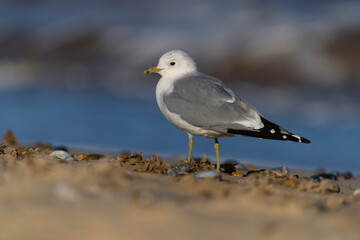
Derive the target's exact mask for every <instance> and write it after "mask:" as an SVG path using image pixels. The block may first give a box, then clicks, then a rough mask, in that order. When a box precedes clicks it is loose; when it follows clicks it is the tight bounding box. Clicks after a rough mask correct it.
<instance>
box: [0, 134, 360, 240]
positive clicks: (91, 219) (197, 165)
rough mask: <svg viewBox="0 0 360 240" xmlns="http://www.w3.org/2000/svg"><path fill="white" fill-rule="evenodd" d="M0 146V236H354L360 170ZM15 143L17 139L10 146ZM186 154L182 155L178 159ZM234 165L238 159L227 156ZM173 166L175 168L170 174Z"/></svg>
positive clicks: (358, 213)
mask: <svg viewBox="0 0 360 240" xmlns="http://www.w3.org/2000/svg"><path fill="white" fill-rule="evenodd" d="M5 143H7V144H8V145H5V144H4V145H2V146H1V148H0V153H1V154H0V212H1V216H0V230H1V231H0V237H1V239H30V240H31V239H36V240H38V239H88V240H89V239H265V238H266V239H359V235H360V229H359V223H360V196H354V195H353V192H354V190H355V189H357V188H359V186H360V178H359V177H353V176H351V175H350V174H349V173H347V174H341V173H340V174H339V176H338V179H337V180H330V179H324V180H321V181H314V180H313V179H311V178H310V176H311V175H312V174H313V173H311V172H296V171H288V169H287V168H286V167H284V168H282V169H276V170H266V169H265V170H261V171H258V170H259V169H260V168H254V167H251V170H250V167H249V166H248V167H245V168H247V169H245V168H239V167H238V166H237V167H235V168H231V164H228V165H227V166H226V165H222V167H223V171H224V172H222V175H221V179H197V178H196V177H195V174H196V172H199V171H204V170H210V169H213V168H214V166H213V165H211V164H210V163H209V162H208V161H207V160H206V156H203V157H202V159H199V160H197V161H194V160H192V161H191V163H190V164H189V167H190V169H189V171H188V172H184V171H181V170H180V171H175V172H176V174H170V170H169V169H173V170H174V169H175V170H176V168H174V167H175V166H178V165H179V164H181V163H180V162H176V161H172V162H171V161H170V162H168V161H164V160H163V159H162V158H161V157H157V156H155V155H153V156H152V157H151V158H144V157H143V156H142V154H140V153H136V152H135V153H131V154H130V153H122V154H119V155H115V156H112V155H102V154H89V153H71V152H69V153H70V154H71V156H74V157H75V158H76V159H77V161H68V160H63V159H60V158H58V157H56V156H49V154H50V153H51V152H53V149H52V148H51V146H50V145H44V144H37V145H35V146H33V147H21V146H20V145H19V144H18V142H17V141H16V140H15V139H11V138H9V136H8V138H7V139H5ZM9 144H13V146H9ZM182 164H184V162H182ZM233 166H235V165H233ZM169 175H176V176H169Z"/></svg>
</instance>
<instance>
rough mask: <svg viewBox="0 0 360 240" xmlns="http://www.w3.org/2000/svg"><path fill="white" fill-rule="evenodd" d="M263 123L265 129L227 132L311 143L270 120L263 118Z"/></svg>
mask: <svg viewBox="0 0 360 240" xmlns="http://www.w3.org/2000/svg"><path fill="white" fill-rule="evenodd" d="M261 121H262V122H263V124H264V127H263V128H261V129H256V130H243V129H231V128H229V129H228V130H227V132H228V133H232V134H239V135H244V136H249V137H256V138H263V139H274V140H282V141H292V142H300V143H310V140H308V139H306V138H304V137H300V136H298V135H295V134H292V133H291V132H289V131H287V130H285V129H284V128H282V127H280V126H279V125H277V124H275V123H273V122H270V121H269V120H267V119H265V118H263V117H261Z"/></svg>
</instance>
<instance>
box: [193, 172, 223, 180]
mask: <svg viewBox="0 0 360 240" xmlns="http://www.w3.org/2000/svg"><path fill="white" fill-rule="evenodd" d="M195 178H197V179H218V178H221V172H220V171H216V170H209V171H201V172H197V173H195Z"/></svg>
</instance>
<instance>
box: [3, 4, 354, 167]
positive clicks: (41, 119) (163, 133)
mask: <svg viewBox="0 0 360 240" xmlns="http://www.w3.org/2000/svg"><path fill="white" fill-rule="evenodd" d="M171 49H182V50H185V51H186V52H188V53H190V54H191V55H192V56H193V57H194V58H195V60H196V62H197V63H198V68H199V70H200V71H202V72H206V73H209V74H212V75H215V76H217V77H219V78H221V79H223V80H224V81H226V82H228V83H229V84H230V86H232V88H234V89H235V90H236V91H237V92H238V93H239V95H240V96H241V97H242V98H243V99H244V100H245V101H247V102H249V103H251V104H252V105H253V106H255V107H256V108H257V109H258V110H259V111H261V112H262V113H263V114H264V115H265V116H266V117H267V118H268V119H270V120H271V121H274V122H276V123H278V124H280V125H281V126H283V127H284V128H287V129H288V130H290V131H292V132H294V133H296V134H299V135H302V136H304V137H306V138H309V139H310V140H312V143H311V144H310V145H306V144H296V143H290V142H282V141H271V140H258V139H252V138H246V137H237V138H226V139H225V138H223V139H221V140H220V144H221V147H220V151H221V158H222V160H223V161H225V160H227V159H235V160H238V161H240V162H242V163H252V164H257V165H263V166H268V167H277V166H283V165H286V166H289V167H290V168H291V167H293V168H298V169H311V170H313V169H314V168H319V167H324V168H326V169H328V170H341V171H342V170H350V171H353V172H354V173H360V2H359V1H357V0H344V1H331V0H330V1H322V0H319V1H310V0H305V1H291V0H290V1H289V0H274V1H254V0H251V1H250V0H247V1H246V0H231V1H221V2H219V1H162V0H156V1H146V0H138V1H119V0H52V1H48V0H47V1H45V0H3V1H1V2H0V100H1V110H2V111H1V117H0V134H4V133H5V132H6V130H7V129H11V130H12V131H13V132H14V134H15V135H16V136H17V138H18V139H19V140H20V141H21V142H22V143H24V144H28V145H31V144H34V143H36V142H39V141H41V142H46V143H51V144H53V145H65V146H68V147H70V149H82V150H87V151H102V152H109V153H118V152H120V151H124V150H129V151H133V150H137V151H143V152H144V153H146V154H152V153H156V154H157V155H161V156H163V157H165V158H166V159H168V158H171V157H174V156H180V157H186V154H187V144H188V143H187V141H188V138H187V135H186V134H185V133H183V132H181V131H180V130H178V129H176V128H175V127H174V126H172V125H171V124H170V123H169V122H167V120H166V119H165V118H164V117H163V116H162V114H161V112H160V110H159V109H158V107H157V104H156V100H155V87H156V83H157V80H158V79H159V78H160V76H156V75H151V76H144V75H143V71H144V70H145V69H146V68H148V67H152V66H156V65H157V61H158V59H159V57H160V56H161V55H162V54H163V53H165V52H166V51H168V50H171ZM201 154H207V155H208V156H209V157H210V159H214V155H215V153H214V149H213V140H212V139H204V138H200V137H197V138H195V145H194V155H195V156H200V155H201Z"/></svg>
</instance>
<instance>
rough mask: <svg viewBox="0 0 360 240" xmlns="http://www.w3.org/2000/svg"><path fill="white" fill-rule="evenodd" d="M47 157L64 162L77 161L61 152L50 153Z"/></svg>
mask: <svg viewBox="0 0 360 240" xmlns="http://www.w3.org/2000/svg"><path fill="white" fill-rule="evenodd" d="M49 156H55V157H57V158H60V159H62V160H66V161H77V159H76V158H74V157H73V156H71V155H70V154H69V153H67V152H65V151H62V150H56V151H53V152H52V153H50V154H49Z"/></svg>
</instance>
